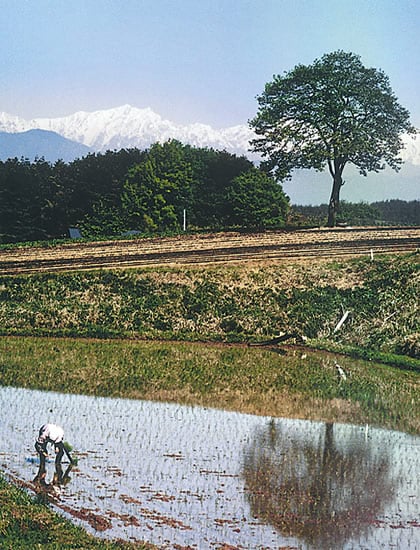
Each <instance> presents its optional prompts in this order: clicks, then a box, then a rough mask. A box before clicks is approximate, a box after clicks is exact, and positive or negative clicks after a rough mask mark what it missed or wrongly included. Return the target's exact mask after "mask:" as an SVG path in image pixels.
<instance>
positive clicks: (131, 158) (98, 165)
mask: <svg viewBox="0 0 420 550" xmlns="http://www.w3.org/2000/svg"><path fill="white" fill-rule="evenodd" d="M252 168H253V165H252V163H251V162H250V161H249V160H247V159H246V158H244V157H237V156H236V155H233V154H230V153H227V152H226V151H215V150H213V149H203V148H195V147H191V146H189V145H183V144H182V143H180V142H179V141H176V140H169V141H167V142H166V143H163V144H159V143H156V144H154V145H152V146H151V147H150V148H149V149H148V150H145V151H139V150H138V149H128V150H126V149H122V150H120V151H107V152H106V153H104V154H100V153H99V154H96V153H93V154H89V155H87V156H86V157H84V158H82V159H77V160H75V161H73V162H71V163H70V164H65V163H64V162H62V161H58V162H56V163H55V164H54V165H51V164H50V163H48V162H46V161H45V160H44V159H38V160H36V161H35V162H33V163H30V162H29V161H27V160H25V159H21V160H18V159H9V160H7V161H5V162H0V244H1V243H16V242H19V241H41V240H46V239H49V240H53V239H57V238H64V237H65V236H66V235H67V233H68V228H69V227H79V228H80V229H81V230H82V234H83V236H84V237H85V238H95V239H97V238H100V237H110V236H115V235H122V234H125V233H127V232H132V231H133V232H140V233H142V234H148V235H150V234H165V233H167V232H178V233H179V231H180V230H181V225H182V222H183V211H184V209H185V210H186V212H187V220H188V226H189V227H192V228H198V229H199V228H223V227H225V225H226V224H227V223H228V224H230V223H232V221H231V220H232V216H234V218H235V225H238V226H240V227H247V218H248V217H251V221H252V215H250V213H249V212H247V211H246V203H243V204H242V205H241V206H240V211H241V212H242V213H243V217H241V216H240V215H239V214H240V212H239V210H238V204H237V199H236V198H235V199H234V200H235V201H236V202H235V205H233V204H232V203H231V202H230V201H229V198H228V190H229V189H231V185H232V181H233V180H234V179H235V178H236V177H237V176H239V175H241V174H243V173H245V172H248V171H249V170H250V169H252ZM254 172H255V174H256V179H257V180H258V171H255V169H254ZM261 183H263V182H262V181H261ZM266 183H267V185H266V186H265V188H264V185H262V187H258V186H257V188H256V189H255V191H256V193H257V195H258V196H257V197H255V199H254V201H252V200H251V197H249V198H248V201H247V203H248V204H251V203H252V210H255V209H258V208H260V210H264V211H266V210H267V207H266V204H267V202H268V201H270V200H271V199H272V198H273V197H274V199H275V200H279V202H280V203H281V204H283V203H282V201H283V197H282V192H281V189H280V188H279V187H278V186H277V188H276V189H275V191H273V189H272V184H271V185H270V183H269V182H268V180H267V182H266ZM233 187H234V186H233ZM251 187H252V186H251ZM249 193H250V191H249V192H248V194H249ZM266 195H267V196H266ZM260 201H261V207H259V205H258V203H259V202H260ZM233 208H235V214H234V213H233ZM259 217H260V218H261V216H259ZM262 217H263V218H264V219H265V217H266V216H262ZM280 218H281V216H280V217H279V220H280V221H281V219H280ZM273 220H276V216H275V215H274V217H273V213H271V214H270V216H269V217H268V220H267V221H268V222H269V223H270V224H272V223H274V222H273ZM263 221H264V220H263ZM259 223H260V222H259Z"/></svg>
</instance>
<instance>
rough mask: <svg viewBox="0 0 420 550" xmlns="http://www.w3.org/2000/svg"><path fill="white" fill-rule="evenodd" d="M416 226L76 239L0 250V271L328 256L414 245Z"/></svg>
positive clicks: (416, 242) (418, 237)
mask: <svg viewBox="0 0 420 550" xmlns="http://www.w3.org/2000/svg"><path fill="white" fill-rule="evenodd" d="M419 243H420V228H375V229H368V228H367V229H360V228H358V229H336V230H300V231H269V232H264V233H252V234H241V233H235V232H230V233H218V234H206V235H181V236H179V237H167V238H165V237H162V238H142V239H133V240H122V241H103V242H93V243H84V242H75V243H69V244H63V245H57V246H54V247H49V248H41V247H23V248H14V249H9V250H2V251H0V274H1V275H8V274H14V273H20V274H25V273H32V272H42V271H71V270H81V269H82V270H83V269H97V268H116V267H143V266H159V265H168V264H175V265H183V264H211V263H219V262H244V261H264V260H271V261H276V260H282V261H287V260H288V259H293V260H296V259H311V258H332V257H345V256H356V255H365V254H369V253H371V252H372V253H375V254H377V253H394V252H408V251H414V250H416V249H417V248H418V247H419Z"/></svg>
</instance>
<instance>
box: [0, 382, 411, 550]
mask: <svg viewBox="0 0 420 550" xmlns="http://www.w3.org/2000/svg"><path fill="white" fill-rule="evenodd" d="M45 422H54V423H58V424H60V425H62V426H63V428H64V430H65V439H66V441H68V442H69V443H71V445H72V446H73V448H74V451H73V453H74V456H75V457H76V458H77V459H78V464H77V465H76V466H74V467H73V468H69V467H68V466H69V465H68V464H67V463H65V462H63V465H62V470H59V469H58V470H57V469H56V468H55V464H54V461H53V456H52V455H53V451H52V450H51V451H50V460H49V461H47V464H46V472H45V473H46V478H45V481H44V482H43V483H40V482H39V473H40V471H39V470H40V466H39V464H38V463H37V458H36V454H35V450H34V441H35V437H36V435H37V432H38V429H39V427H40V426H41V425H42V424H44V423H45ZM0 427H1V431H0V433H1V439H0V441H1V444H0V464H1V469H2V471H3V472H4V473H5V475H6V476H7V477H8V478H9V479H12V480H14V481H17V482H20V483H21V484H22V485H24V486H25V487H27V488H28V489H29V490H31V491H34V492H38V493H39V494H40V496H41V497H42V498H46V499H48V500H49V501H50V502H51V504H52V506H53V507H54V508H55V509H57V510H58V511H60V512H62V513H64V514H65V515H66V516H68V517H71V518H72V519H73V520H74V521H75V522H77V523H79V524H81V525H83V526H84V527H85V528H86V529H87V530H89V531H91V532H93V533H95V534H96V535H98V536H102V537H107V538H117V537H118V538H123V539H126V540H131V541H149V542H151V543H154V544H156V545H158V546H159V547H162V548H177V549H181V548H184V549H186V548H197V549H199V550H201V549H203V550H204V549H207V548H208V549H212V548H229V549H234V548H238V549H239V548H240V549H242V548H246V549H256V548H259V549H271V548H272V549H278V548H283V547H287V548H299V549H306V548H308V549H309V548H317V549H323V548H343V549H351V548H407V549H415V548H419V547H420V529H419V527H420V518H419V494H420V482H419V476H418V472H419V471H420V438H419V437H416V436H413V435H407V434H404V433H402V432H397V431H390V430H382V429H375V428H372V427H370V426H353V425H347V424H334V423H324V422H310V421H304V420H292V419H282V418H270V417H264V416H254V415H246V414H240V413H235V412H225V411H221V410H214V409H209V408H204V407H197V406H195V407H193V406H181V405H177V404H168V403H156V402H149V401H140V400H128V399H111V398H102V397H87V396H79V395H72V394H60V393H53V392H41V391H33V390H26V389H17V388H11V387H2V388H0ZM41 473H42V472H41ZM37 477H38V479H37Z"/></svg>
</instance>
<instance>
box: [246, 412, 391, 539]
mask: <svg viewBox="0 0 420 550" xmlns="http://www.w3.org/2000/svg"><path fill="white" fill-rule="evenodd" d="M366 435H367V434H366V433H363V431H362V430H360V429H358V428H356V429H355V428H354V427H353V428H351V427H350V429H347V430H343V428H342V429H341V433H339V434H338V435H337V436H336V433H335V430H334V425H333V424H331V423H327V424H325V425H324V427H323V429H321V430H319V432H318V434H317V437H312V438H302V437H293V434H290V432H288V431H287V430H286V429H285V428H284V427H283V426H282V424H279V423H277V422H275V421H274V420H271V421H270V422H269V423H268V424H267V425H266V426H265V427H263V428H259V429H258V430H257V431H256V434H255V436H254V439H253V441H252V444H251V445H250V448H249V449H248V451H247V454H246V458H245V462H244V469H243V475H244V479H245V481H246V485H247V489H248V496H249V502H250V505H251V510H252V512H253V514H254V515H255V516H256V517H258V518H260V519H262V520H264V521H266V522H269V523H270V524H271V525H273V526H275V527H276V529H278V530H279V531H280V532H281V533H282V534H284V535H287V536H295V537H299V538H301V539H303V540H305V541H306V542H307V543H308V544H309V545H311V546H313V547H314V548H341V547H343V546H344V544H345V542H346V541H348V540H350V539H356V540H359V539H360V538H361V537H362V536H363V537H366V536H367V535H368V531H369V529H370V528H371V527H372V525H374V524H375V522H376V521H377V518H378V517H379V516H380V514H381V513H382V511H383V510H384V509H385V508H386V507H387V505H389V504H390V503H392V501H393V499H394V498H395V494H396V490H397V487H398V485H399V482H400V479H399V477H398V475H397V474H396V473H395V472H392V471H391V468H390V460H391V459H390V456H389V455H388V451H387V449H386V448H384V449H383V450H382V452H381V453H378V452H377V450H376V449H374V448H373V447H372V440H370V439H369V438H368V437H366Z"/></svg>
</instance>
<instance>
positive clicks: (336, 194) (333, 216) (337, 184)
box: [328, 170, 343, 227]
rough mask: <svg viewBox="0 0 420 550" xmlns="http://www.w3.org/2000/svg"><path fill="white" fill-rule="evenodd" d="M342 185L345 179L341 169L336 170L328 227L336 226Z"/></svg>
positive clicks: (329, 206) (329, 207)
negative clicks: (342, 176)
mask: <svg viewBox="0 0 420 550" xmlns="http://www.w3.org/2000/svg"><path fill="white" fill-rule="evenodd" d="M342 185H343V180H342V178H341V170H336V171H335V174H334V177H333V188H332V191H331V197H330V202H329V205H328V227H335V224H336V221H337V212H338V208H339V206H340V189H341V186H342Z"/></svg>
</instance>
